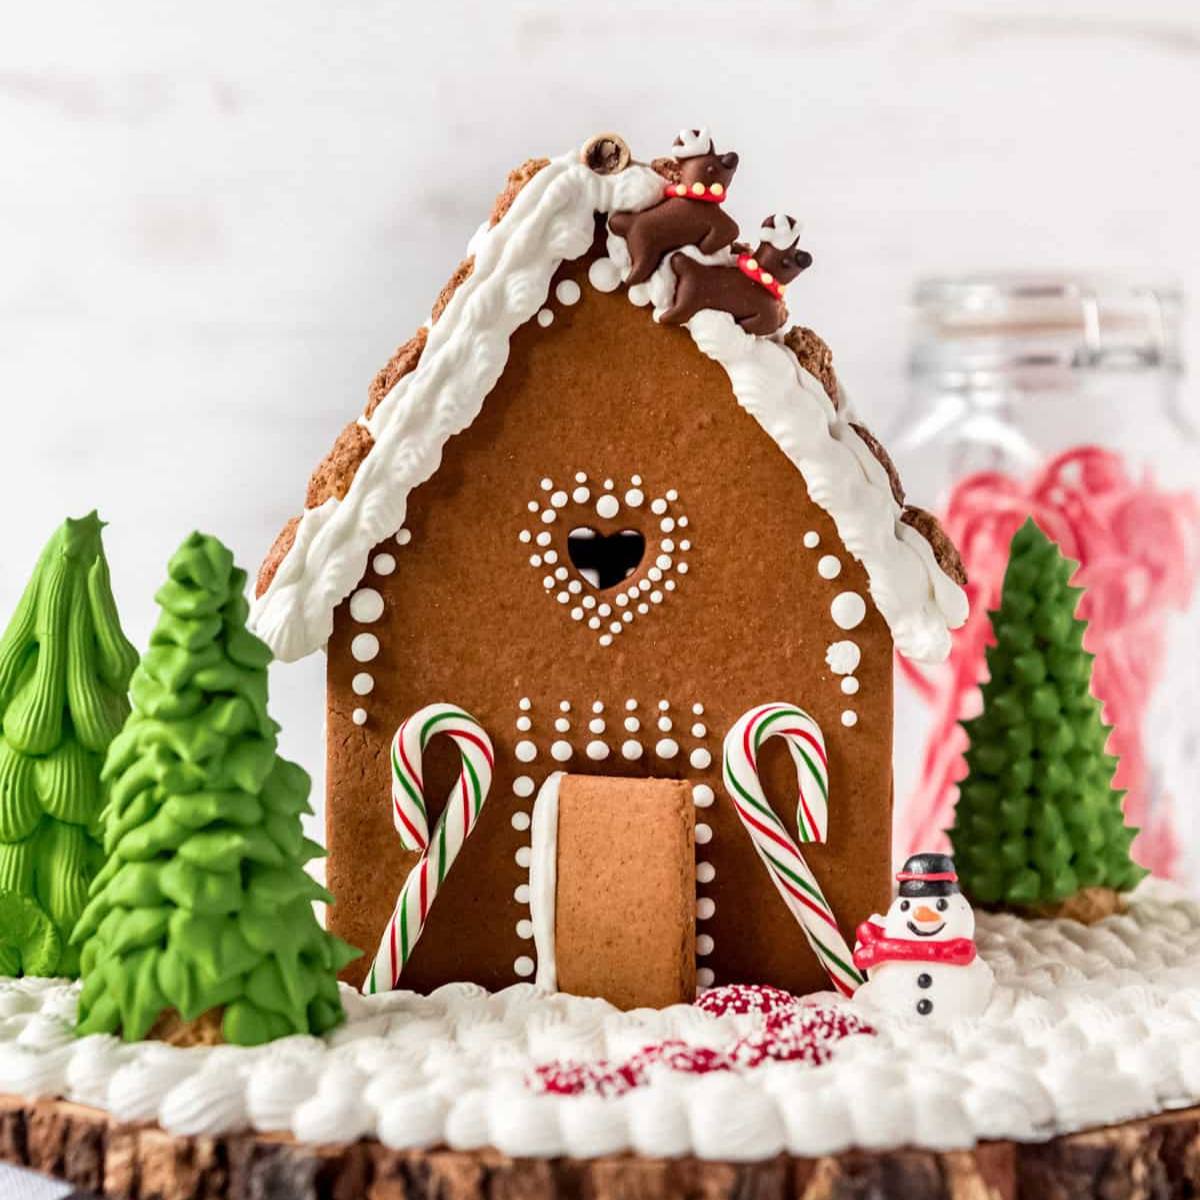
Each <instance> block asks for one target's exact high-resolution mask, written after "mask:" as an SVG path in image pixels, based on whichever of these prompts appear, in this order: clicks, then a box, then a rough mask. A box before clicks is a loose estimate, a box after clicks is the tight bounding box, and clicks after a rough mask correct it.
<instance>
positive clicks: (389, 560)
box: [371, 530, 529, 575]
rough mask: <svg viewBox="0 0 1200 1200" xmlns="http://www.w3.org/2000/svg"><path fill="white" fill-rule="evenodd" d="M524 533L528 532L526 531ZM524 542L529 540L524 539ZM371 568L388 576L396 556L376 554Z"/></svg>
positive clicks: (394, 567) (379, 573) (394, 566)
mask: <svg viewBox="0 0 1200 1200" xmlns="http://www.w3.org/2000/svg"><path fill="white" fill-rule="evenodd" d="M525 532H526V533H528V532H529V531H528V530H526V531H525ZM525 540H526V541H528V540H529V539H528V538H526V539H525ZM371 566H372V567H374V568H375V574H376V575H390V574H391V573H392V572H393V571H394V570H395V569H396V556H395V555H394V554H377V555H375V559H374V561H373V562H372V563H371Z"/></svg>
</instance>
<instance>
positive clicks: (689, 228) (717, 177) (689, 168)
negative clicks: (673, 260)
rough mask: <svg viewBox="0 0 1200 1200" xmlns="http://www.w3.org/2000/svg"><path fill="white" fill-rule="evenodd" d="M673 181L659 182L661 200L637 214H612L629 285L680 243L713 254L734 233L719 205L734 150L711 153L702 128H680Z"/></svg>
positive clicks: (732, 165) (612, 226) (646, 275)
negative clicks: (625, 249)
mask: <svg viewBox="0 0 1200 1200" xmlns="http://www.w3.org/2000/svg"><path fill="white" fill-rule="evenodd" d="M674 151H675V158H676V160H677V161H678V163H679V182H678V183H668V182H666V181H664V183H663V199H662V200H660V201H659V202H658V203H657V204H656V205H654V207H653V208H646V209H643V210H642V211H641V212H623V213H614V214H613V216H612V217H611V218H610V219H609V222H608V225H609V228H610V229H611V230H612V231H613V233H615V234H617V236H618V237H623V238H624V239H625V240H626V242H627V243H628V244H629V256H630V259H631V263H632V267H631V270H630V272H629V278H628V279H627V280H626V282H627V283H629V284H630V285H632V284H635V283H645V282H646V280H647V279H649V278H650V276H651V275H653V274H654V270H655V268H656V267H657V266H658V264H659V263H660V262H662V260H663V258H664V257H665V256H666V255H668V254H669V253H670V252H671V251H672V250H678V249H679V248H680V247H681V246H697V247H699V249H700V250H701V252H702V253H704V254H715V253H716V252H717V251H718V250H723V249H724V248H725V247H726V246H728V245H730V244H731V243H732V242H733V241H734V240H735V239H736V238H737V235H738V227H737V225H736V224H735V223H734V220H733V218H732V217H731V216H729V214H728V213H727V212H725V211H724V209H723V208H722V207H721V205H722V204H723V202H724V200H725V197H726V195H727V194H728V190H729V184H730V181H731V180H732V179H733V176H734V172H736V171H737V165H738V156H737V155H736V154H732V153H730V154H717V153H716V151H715V150H714V149H713V142H712V137H711V136H710V135H709V132H708V130H707V129H685V130H684V131H683V132H682V133H681V134H680V135H679V136H678V137H677V138H676V139H675V146H674Z"/></svg>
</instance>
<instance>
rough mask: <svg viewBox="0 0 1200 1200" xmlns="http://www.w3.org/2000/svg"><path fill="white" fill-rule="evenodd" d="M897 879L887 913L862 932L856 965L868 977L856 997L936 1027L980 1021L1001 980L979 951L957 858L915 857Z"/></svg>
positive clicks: (865, 922)
mask: <svg viewBox="0 0 1200 1200" xmlns="http://www.w3.org/2000/svg"><path fill="white" fill-rule="evenodd" d="M896 879H897V881H898V882H899V884H900V891H899V895H898V896H897V897H896V899H895V900H894V901H893V902H892V906H891V908H889V909H888V911H887V916H885V917H880V916H878V915H875V916H872V917H871V918H870V919H869V920H867V921H864V922H863V923H862V924H861V925H860V926H859V927H858V931H857V937H858V940H857V942H856V943H855V947H854V965H855V966H856V967H858V968H859V970H861V971H866V972H867V975H868V979H867V982H866V983H864V984H863V985H862V987H860V988H859V989H858V991H857V992H855V994H854V998H855V1000H857V1001H860V1002H861V1003H863V1004H866V1005H869V1006H871V1007H872V1008H876V1009H879V1010H882V1011H885V1012H889V1013H893V1014H895V1015H896V1016H911V1017H918V1018H921V1019H924V1020H926V1021H929V1022H930V1023H931V1024H934V1025H945V1024H948V1023H949V1022H951V1021H953V1020H955V1019H957V1018H958V1017H974V1016H978V1015H979V1014H980V1013H981V1012H983V1010H984V1009H985V1008H986V1007H987V1005H988V1001H989V1000H990V999H991V997H992V990H993V988H994V986H995V979H994V978H993V976H992V969H991V967H989V966H988V965H987V963H985V962H984V961H983V959H981V958H980V957H979V954H978V952H977V951H976V949H975V914H974V913H973V912H972V911H971V906H970V904H968V903H967V898H966V897H965V896H964V895H963V894H962V892H961V891H959V887H958V875H957V873H956V872H955V870H954V859H953V858H951V857H950V856H949V855H948V854H914V855H913V856H912V857H911V858H910V859H909V860H908V861H907V862H906V863H905V864H904V870H903V871H901V872H900V873H899V874H898V875H897V876H896Z"/></svg>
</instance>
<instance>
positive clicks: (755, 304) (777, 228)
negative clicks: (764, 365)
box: [660, 214, 812, 337]
mask: <svg viewBox="0 0 1200 1200" xmlns="http://www.w3.org/2000/svg"><path fill="white" fill-rule="evenodd" d="M759 237H760V238H761V239H762V240H761V241H760V242H759V244H758V248H757V249H756V250H755V251H754V253H753V254H748V253H746V254H739V255H738V259H737V264H736V265H734V266H722V265H718V264H709V263H701V262H697V261H696V260H695V259H694V258H689V257H688V256H687V255H686V254H676V255H675V256H674V257H673V258H672V259H671V268H672V270H673V271H674V272H675V279H676V283H675V298H674V300H673V301H672V303H671V307H670V308H669V309H667V311H666V312H665V313H663V314H662V317H661V318H660V320H661V321H662V322H663V324H664V325H683V324H686V323H687V322H688V321H690V320H691V319H692V317H694V316H695V315H696V313H698V312H699V311H700V310H701V309H703V308H712V309H716V310H717V311H718V312H727V313H729V315H730V316H731V317H733V319H734V320H735V321H736V322H737V323H738V324H739V325H740V326H741V327H742V328H743V329H744V330H745V331H746V332H747V333H752V334H755V335H756V336H759V337H765V336H766V335H768V334H771V333H774V332H775V331H776V330H777V329H778V328H779V327H780V326H781V325H782V324H783V323H784V321H786V320H787V305H785V304H784V302H783V289H784V286H785V285H786V284H788V283H790V282H791V281H792V280H793V279H795V278H796V276H797V275H799V274H800V272H801V271H806V270H807V269H808V268H809V267H810V266H811V265H812V255H811V254H809V253H808V251H807V250H797V249H796V242H797V241H798V240H799V238H800V226H799V223H798V222H796V221H794V220H793V219H792V218H791V217H787V216H783V215H782V214H776V215H775V216H771V217H768V218H767V219H766V220H765V221H764V222H763V225H762V229H761V230H760V231H759Z"/></svg>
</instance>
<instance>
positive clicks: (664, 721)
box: [658, 717, 671, 733]
mask: <svg viewBox="0 0 1200 1200" xmlns="http://www.w3.org/2000/svg"><path fill="white" fill-rule="evenodd" d="M658 727H659V729H661V730H662V731H663V733H670V732H671V718H670V717H659V718H658Z"/></svg>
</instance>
